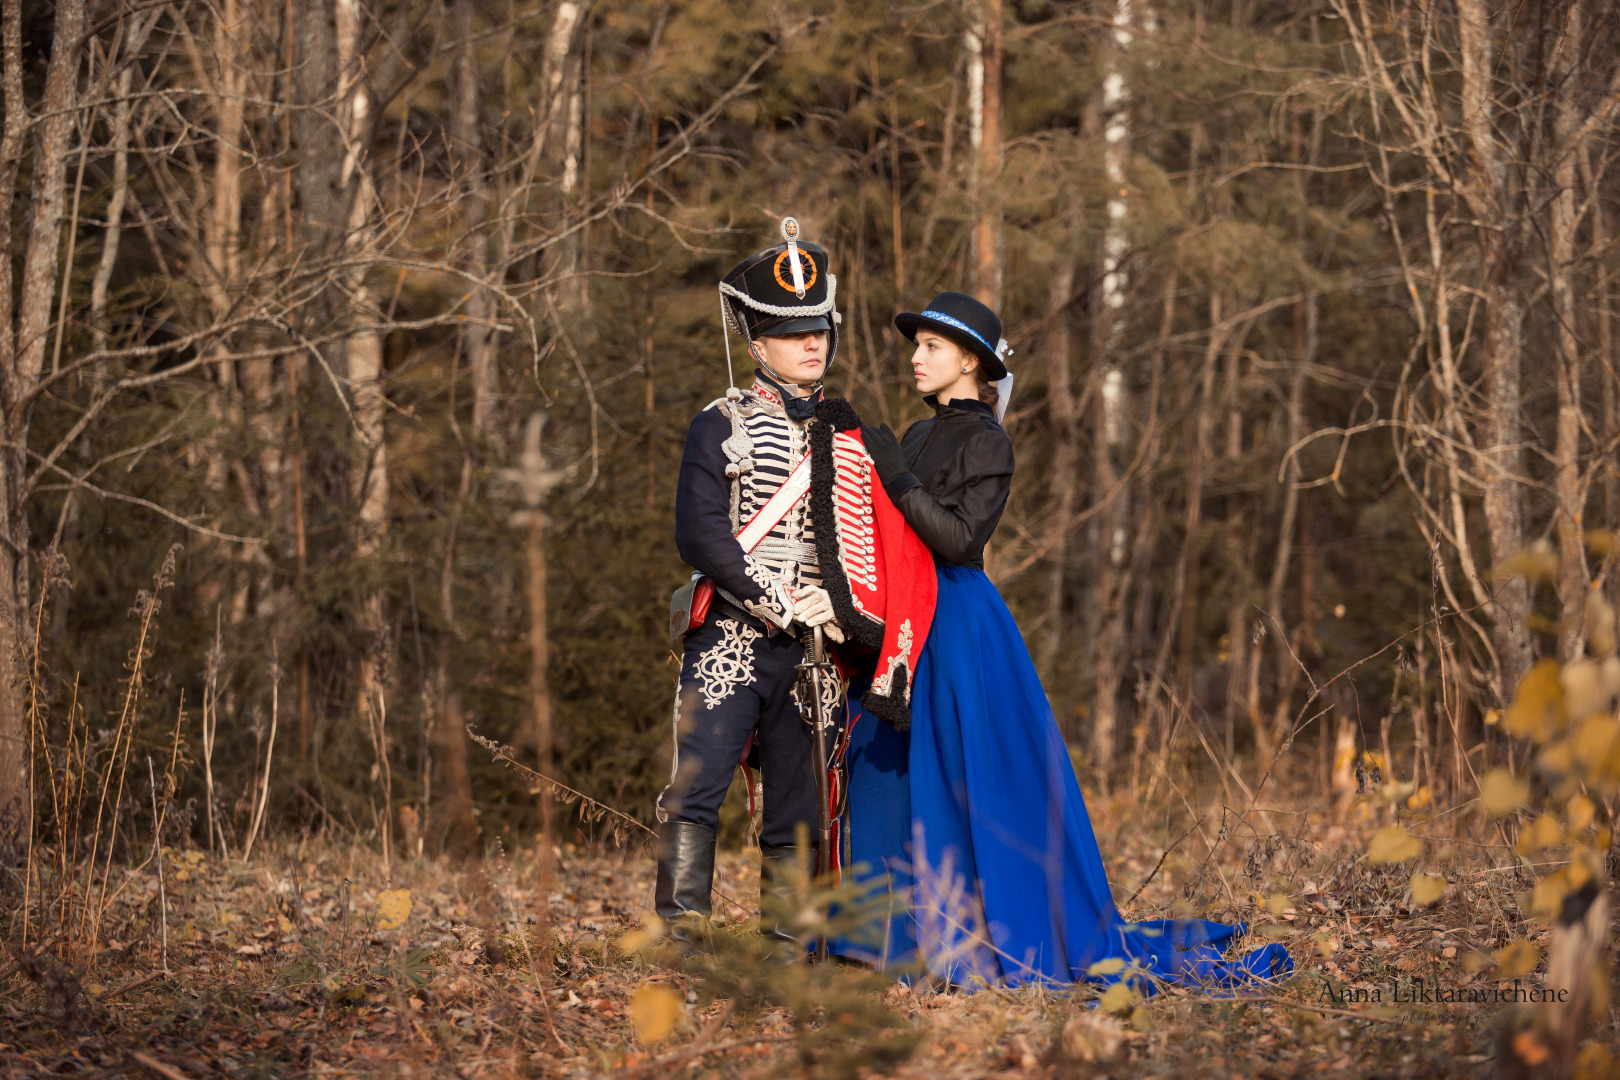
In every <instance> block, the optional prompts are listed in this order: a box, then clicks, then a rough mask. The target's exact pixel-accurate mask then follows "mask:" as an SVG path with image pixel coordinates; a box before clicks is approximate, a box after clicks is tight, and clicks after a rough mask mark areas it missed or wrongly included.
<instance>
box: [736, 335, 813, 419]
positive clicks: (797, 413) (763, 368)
mask: <svg viewBox="0 0 1620 1080" xmlns="http://www.w3.org/2000/svg"><path fill="white" fill-rule="evenodd" d="M748 351H749V353H750V354H751V355H752V356H753V358H754V361H755V362H756V363H757V364H759V368H760V374H762V375H764V376H765V381H767V382H769V383H771V384H772V385H774V386H775V387H776V388H777V389H778V390H780V391H782V392H783V393H782V408H783V409H784V410H785V411H786V412H787V414H788V417H789V418H790V419H793V420H797V421H799V422H800V423H803V422H804V421H806V420H808V419H810V418H811V417H812V416H814V415H815V414H816V404H817V402H818V401H819V400H820V396H821V392H822V385H821V380H820V379H817V380H816V382H815V383H814V384H813V385H812V386H811V387H810V388H809V389H810V392H809V393H807V394H805V395H803V396H799V395H795V394H789V393H787V388H788V387H790V386H797V387H800V388H801V389H803V388H804V384H803V383H796V382H793V381H791V380H789V379H784V378H782V376H780V375H778V374H777V373H776V370H775V369H774V368H772V367H771V365H769V364H767V363H766V362H765V357H764V356H763V355H762V354H761V353H760V351H759V349H758V348H757V347H756V346H755V345H754V343H753V342H749V343H748Z"/></svg>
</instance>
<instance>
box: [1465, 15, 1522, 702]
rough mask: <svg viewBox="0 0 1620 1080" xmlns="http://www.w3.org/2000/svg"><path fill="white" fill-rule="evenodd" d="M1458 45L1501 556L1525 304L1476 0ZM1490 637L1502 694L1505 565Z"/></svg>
mask: <svg viewBox="0 0 1620 1080" xmlns="http://www.w3.org/2000/svg"><path fill="white" fill-rule="evenodd" d="M1457 13H1458V29H1459V31H1460V38H1461V53H1462V107H1463V124H1464V128H1465V131H1466V134H1467V137H1468V153H1469V157H1470V163H1471V172H1472V176H1471V177H1470V184H1469V185H1468V186H1467V187H1466V188H1465V194H1466V196H1467V198H1468V201H1469V204H1470V207H1471V208H1472V210H1473V212H1474V215H1475V217H1476V218H1477V219H1478V220H1479V221H1480V238H1481V245H1482V247H1483V249H1484V264H1485V266H1484V268H1485V280H1484V285H1483V292H1484V298H1485V333H1484V340H1483V342H1482V344H1483V353H1484V357H1483V366H1484V371H1485V408H1486V422H1485V425H1484V427H1485V433H1484V434H1485V438H1484V445H1483V446H1482V447H1481V449H1482V455H1481V456H1482V457H1483V459H1484V461H1483V467H1484V469H1485V470H1486V475H1485V481H1484V486H1485V526H1486V529H1487V530H1488V532H1489V534H1490V544H1491V560H1492V561H1493V562H1494V563H1495V564H1496V565H1498V566H1501V565H1503V564H1505V563H1506V562H1507V561H1508V560H1509V559H1510V558H1512V557H1513V556H1514V555H1515V554H1517V553H1518V551H1519V550H1520V548H1522V547H1523V546H1524V525H1523V507H1522V499H1523V496H1522V492H1521V491H1520V477H1521V476H1522V475H1523V460H1522V459H1523V452H1522V451H1521V450H1520V449H1519V443H1520V439H1519V407H1520V399H1521V396H1522V395H1521V390H1520V347H1521V334H1522V331H1523V322H1524V305H1523V301H1522V299H1521V298H1520V296H1519V290H1518V281H1517V273H1518V261H1519V222H1518V219H1517V213H1518V209H1517V205H1516V204H1517V198H1516V196H1515V194H1514V192H1513V190H1512V186H1511V185H1512V180H1511V176H1512V175H1513V173H1512V167H1511V166H1510V165H1509V164H1508V162H1507V160H1506V155H1505V154H1504V152H1503V149H1502V147H1501V146H1500V145H1499V143H1498V142H1497V137H1496V133H1495V130H1494V127H1493V124H1494V120H1495V115H1496V110H1495V108H1494V107H1493V105H1494V95H1493V92H1492V88H1491V79H1492V74H1493V69H1494V67H1495V59H1494V57H1495V50H1494V49H1493V48H1492V46H1491V42H1490V33H1491V29H1490V23H1489V18H1490V12H1489V11H1488V9H1487V5H1486V3H1485V0H1458V4H1457ZM1495 604H1496V625H1495V627H1494V630H1493V637H1494V639H1495V643H1496V655H1497V660H1498V663H1499V664H1500V665H1501V669H1502V693H1503V694H1504V696H1511V695H1512V693H1513V690H1514V688H1515V687H1516V686H1517V685H1518V681H1519V677H1520V676H1521V675H1523V674H1524V672H1525V671H1527V670H1528V669H1529V667H1530V630H1529V626H1528V622H1527V620H1528V617H1529V614H1530V590H1529V587H1528V585H1527V584H1526V582H1525V580H1524V578H1523V577H1521V576H1518V575H1514V576H1512V577H1508V578H1507V579H1506V580H1503V581H1500V582H1498V583H1497V591H1496V597H1495Z"/></svg>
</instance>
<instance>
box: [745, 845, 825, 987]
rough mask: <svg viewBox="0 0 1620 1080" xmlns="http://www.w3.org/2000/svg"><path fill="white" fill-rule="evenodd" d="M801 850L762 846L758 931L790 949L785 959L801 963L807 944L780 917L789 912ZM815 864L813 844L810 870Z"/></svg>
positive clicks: (786, 950)
mask: <svg viewBox="0 0 1620 1080" xmlns="http://www.w3.org/2000/svg"><path fill="white" fill-rule="evenodd" d="M798 861H799V849H798V847H797V846H796V845H794V844H761V845H759V932H760V933H761V934H764V935H765V936H766V937H767V938H769V939H770V940H772V941H779V942H781V943H782V944H783V946H785V947H787V948H786V949H784V950H783V951H782V956H783V958H784V959H787V960H790V961H791V960H798V959H800V958H801V957H802V956H803V955H804V951H805V947H804V943H803V942H802V941H800V940H799V939H798V937H796V936H795V935H794V934H793V933H792V932H791V931H790V930H788V929H787V928H786V927H784V926H782V924H781V923H780V922H779V921H778V916H779V914H780V913H781V912H783V911H785V910H790V906H791V905H792V903H793V893H794V888H795V885H796V879H797V876H798V873H799V868H798ZM815 865H816V848H815V845H814V844H812V845H810V867H811V871H812V873H813V872H814V867H815Z"/></svg>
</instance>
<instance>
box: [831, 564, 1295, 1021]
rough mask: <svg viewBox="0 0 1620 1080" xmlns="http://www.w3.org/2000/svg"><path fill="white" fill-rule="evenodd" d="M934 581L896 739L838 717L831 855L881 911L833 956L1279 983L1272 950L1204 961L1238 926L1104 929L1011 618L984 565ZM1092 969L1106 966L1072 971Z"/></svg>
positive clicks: (902, 967)
mask: <svg viewBox="0 0 1620 1080" xmlns="http://www.w3.org/2000/svg"><path fill="white" fill-rule="evenodd" d="M938 575H939V600H938V606H937V607H936V609H935V613H934V622H933V626H932V628H931V629H930V630H929V634H928V639H927V642H926V644H925V645H924V647H923V651H922V655H921V656H920V657H919V658H918V660H917V669H916V682H915V684H914V686H913V687H912V696H911V718H912V719H911V731H910V733H909V734H902V733H900V732H897V731H895V729H894V728H892V727H891V726H889V725H888V724H887V723H884V722H883V721H882V720H879V719H878V718H877V717H875V716H873V715H872V714H870V713H867V712H864V711H860V710H859V707H858V706H853V707H852V716H853V717H854V723H855V727H854V730H853V732H852V734H851V741H850V747H849V810H848V814H849V834H848V835H849V861H850V863H851V864H865V871H864V874H865V877H866V879H867V880H868V881H869V882H871V883H872V884H874V885H875V886H877V893H876V896H877V901H878V904H880V905H882V904H884V902H885V899H887V900H888V901H889V903H888V904H887V906H886V907H885V908H884V909H883V911H882V913H881V914H882V915H883V916H884V917H882V918H880V920H879V922H880V926H879V927H878V932H877V933H875V934H873V935H870V936H869V940H866V941H863V942H862V943H860V944H856V943H854V942H850V941H838V942H834V943H832V945H831V948H832V949H833V951H835V952H839V953H841V954H843V955H846V956H850V957H852V958H855V959H860V960H864V961H866V962H868V963H872V964H875V965H876V966H878V967H880V968H884V969H888V970H894V971H895V972H896V973H897V974H905V973H915V972H920V971H923V970H926V971H927V972H928V973H930V974H932V975H933V976H936V977H938V978H942V979H945V980H948V981H949V982H950V983H952V984H954V985H960V986H971V985H974V984H976V983H978V982H980V981H981V980H982V982H984V983H987V984H992V985H998V986H1012V985H1017V984H1019V983H1023V982H1028V981H1041V982H1046V983H1069V982H1076V981H1079V980H1082V979H1087V978H1091V979H1093V980H1095V981H1100V982H1108V983H1111V982H1115V981H1117V980H1119V979H1120V978H1129V979H1131V981H1132V982H1133V983H1136V984H1137V985H1139V986H1140V987H1141V988H1142V989H1143V990H1145V991H1149V992H1151V987H1152V980H1154V979H1158V980H1166V981H1171V982H1176V983H1182V984H1201V985H1213V986H1235V985H1237V984H1239V983H1242V982H1244V981H1247V980H1250V979H1253V978H1256V977H1261V978H1266V977H1273V976H1279V975H1285V974H1288V973H1289V972H1291V971H1292V970H1293V962H1292V960H1290V959H1289V956H1288V952H1287V950H1286V949H1284V948H1283V947H1282V946H1281V945H1280V944H1272V945H1267V946H1265V947H1263V948H1261V949H1257V950H1255V951H1254V952H1251V953H1249V954H1247V955H1246V956H1244V957H1242V958H1241V959H1238V960H1235V961H1226V960H1222V959H1221V948H1222V947H1223V946H1224V945H1225V944H1227V943H1229V942H1230V941H1231V940H1232V939H1234V938H1236V937H1238V936H1240V935H1241V934H1242V933H1243V925H1242V924H1241V923H1240V924H1238V925H1236V926H1226V925H1223V924H1220V923H1213V922H1207V921H1205V920H1202V919H1178V920H1169V921H1156V922H1141V923H1126V922H1124V921H1123V920H1122V919H1121V917H1120V914H1119V909H1118V907H1117V906H1116V905H1115V903H1114V898H1113V894H1112V893H1111V892H1110V891H1109V887H1108V879H1107V877H1106V876H1105V874H1104V871H1103V860H1102V853H1101V852H1100V851H1099V850H1098V848H1097V838H1096V836H1095V835H1094V834H1093V833H1092V830H1091V821H1090V818H1089V817H1088V815H1087V813H1086V804H1085V800H1084V799H1083V798H1082V797H1081V795H1080V785H1079V783H1078V782H1077V781H1076V779H1075V775H1074V768H1073V766H1072V765H1071V764H1070V761H1069V754H1068V750H1067V748H1066V747H1065V746H1064V743H1063V739H1062V737H1061V736H1060V735H1059V734H1058V730H1057V725H1056V724H1055V723H1054V722H1053V719H1052V711H1051V707H1050V705H1049V704H1048V703H1047V699H1046V694H1045V692H1044V691H1043V690H1042V689H1041V684H1040V680H1039V678H1038V677H1037V676H1036V674H1035V665H1034V663H1033V662H1032V661H1031V660H1030V657H1029V651H1028V650H1027V649H1026V648H1025V646H1024V639H1023V636H1022V635H1021V634H1019V632H1018V627H1017V625H1016V624H1015V623H1014V622H1013V618H1012V613H1011V612H1009V611H1008V610H1007V605H1006V603H1005V602H1004V601H1003V600H1002V599H1001V594H1000V593H998V592H997V591H996V588H995V586H994V585H992V584H991V583H990V579H989V578H987V577H985V575H984V571H982V570H974V569H970V568H967V567H960V566H941V567H939V568H938ZM852 696H853V695H852ZM885 886H886V888H885ZM1107 960H1116V961H1122V962H1123V963H1111V964H1109V963H1104V964H1102V965H1101V970H1100V971H1099V972H1097V973H1096V974H1091V973H1088V969H1089V968H1091V967H1092V965H1094V964H1098V963H1099V961H1107ZM1144 974H1145V975H1148V976H1151V978H1143V977H1142V976H1143V975H1144Z"/></svg>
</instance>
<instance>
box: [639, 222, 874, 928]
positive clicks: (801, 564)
mask: <svg viewBox="0 0 1620 1080" xmlns="http://www.w3.org/2000/svg"><path fill="white" fill-rule="evenodd" d="M782 234H783V242H782V243H780V244H776V245H774V246H772V247H768V248H766V249H764V250H763V251H757V252H755V253H754V254H753V255H750V256H749V257H748V258H746V259H744V260H743V261H742V262H741V263H739V264H737V266H736V267H734V268H733V269H732V270H731V272H730V273H728V274H726V276H725V278H724V279H723V280H722V281H721V283H720V306H721V312H722V318H723V320H724V322H725V330H726V331H727V332H728V338H727V342H726V362H727V369H728V371H727V374H728V376H729V375H730V367H731V355H730V340H729V331H736V332H737V334H738V335H739V336H740V337H741V338H742V339H743V340H744V341H746V342H748V353H749V355H750V357H751V358H752V360H753V363H754V368H755V370H754V377H753V380H752V382H751V384H750V385H748V386H747V387H746V388H741V389H740V388H738V387H737V386H736V385H735V384H733V385H732V386H731V387H730V388H729V389H728V390H727V391H726V396H725V397H723V398H720V399H719V400H717V401H714V402H712V403H711V404H709V405H708V406H707V407H706V408H705V409H704V410H703V411H702V412H701V413H699V414H698V416H697V418H696V419H695V420H693V421H692V425H691V428H690V429H689V430H688V432H687V436H686V449H685V453H684V456H683V457H682V459H681V471H680V481H679V485H678V487H677V489H676V497H675V543H676V546H677V548H678V549H679V550H680V553H681V558H682V559H684V560H685V561H686V562H687V563H688V564H690V565H691V566H692V567H694V568H695V569H696V570H697V571H698V574H699V575H701V578H702V579H706V580H699V577H698V575H694V583H695V584H696V586H697V588H696V598H695V600H694V599H692V591H691V589H690V587H689V589H688V590H683V593H685V594H686V597H685V598H681V597H682V594H677V597H678V599H677V602H676V603H675V604H674V605H672V607H673V611H672V616H671V617H672V620H673V621H672V626H671V630H672V633H681V632H684V634H685V644H684V647H683V652H684V656H683V659H682V663H681V674H680V684H679V689H678V691H677V694H676V706H675V729H676V730H675V758H674V764H673V766H672V768H671V778H670V784H669V787H667V788H666V789H665V790H664V792H663V794H662V795H660V796H659V799H658V820H659V822H660V827H661V831H662V841H663V843H662V851H661V852H660V855H659V860H658V883H657V890H656V897H655V904H656V908H657V912H658V914H659V916H660V917H662V918H663V919H664V920H665V921H666V922H670V923H672V924H676V933H677V934H678V935H682V934H683V933H684V932H683V931H682V929H681V928H680V927H679V925H678V923H679V921H680V920H682V919H683V918H684V917H687V916H692V915H701V916H704V917H707V916H708V915H709V914H710V893H711V890H712V888H713V882H714V851H715V833H716V828H717V826H718V825H719V814H720V804H721V802H722V801H724V799H725V796H726V791H727V789H728V788H729V787H730V785H731V780H732V774H733V772H734V770H735V768H736V765H737V762H738V760H739V757H740V756H742V755H744V754H745V753H746V752H747V750H748V747H749V744H750V739H752V740H753V742H754V745H755V747H756V748H757V750H758V758H759V765H760V770H761V774H762V781H763V785H762V786H763V796H764V797H763V804H764V805H763V816H762V820H761V827H760V850H761V855H762V864H761V877H762V881H761V888H762V892H765V891H768V890H769V889H770V887H771V884H772V882H773V880H774V879H776V877H777V874H776V871H777V870H778V868H780V867H782V866H783V864H784V863H786V862H788V861H789V860H792V859H793V858H794V854H795V847H794V845H795V838H796V832H797V828H798V826H799V825H800V823H804V824H806V825H808V826H810V828H811V830H812V833H811V834H812V836H814V835H815V833H814V830H815V827H816V822H817V819H818V812H819V811H818V802H817V783H816V776H815V772H816V769H815V765H814V764H813V758H812V735H811V731H810V728H809V726H808V725H807V724H806V723H805V721H804V719H803V718H802V717H801V714H800V710H799V706H798V704H797V702H796V700H795V696H794V683H795V678H796V675H797V672H796V670H795V668H796V665H798V664H799V663H800V662H801V661H802V660H803V659H804V646H803V644H802V641H803V638H804V632H805V631H806V630H807V629H809V628H814V627H822V628H823V633H824V634H825V635H826V636H827V637H828V638H829V639H830V640H832V641H839V640H842V637H843V634H842V632H841V628H840V626H839V624H838V623H837V621H835V617H834V610H833V603H832V600H831V598H830V597H829V596H828V593H827V590H826V589H825V588H824V587H823V581H822V573H821V570H820V568H819V565H818V560H817V553H816V544H815V534H814V527H813V524H812V515H811V512H810V507H809V503H810V500H809V499H808V498H806V494H807V491H808V474H809V461H808V458H809V450H810V444H809V437H810V435H809V432H810V421H811V419H812V417H813V415H814V413H815V409H816V406H817V404H818V403H819V402H820V401H821V399H822V379H823V378H824V377H825V375H826V373H827V369H828V367H830V366H831V364H832V361H833V357H834V355H835V354H836V352H837V348H838V321H839V318H838V314H837V313H836V311H835V310H834V307H833V304H834V298H835V295H836V289H837V282H836V280H835V279H834V277H833V275H832V272H831V267H830V265H829V263H828V258H827V252H826V250H825V249H823V248H822V247H821V246H820V245H818V244H813V243H806V242H803V241H800V240H799V239H798V223H797V222H795V221H794V220H793V219H792V218H785V219H784V220H783V222H782ZM710 590H712V591H710ZM705 593H708V596H707V598H706V596H705ZM705 606H706V608H707V610H706V611H705V610H704V609H705ZM812 865H814V863H813V862H812ZM762 928H763V929H764V930H765V931H766V932H767V933H777V934H780V932H779V931H776V930H775V928H773V927H770V926H763V927H762ZM784 936H785V935H784Z"/></svg>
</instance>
